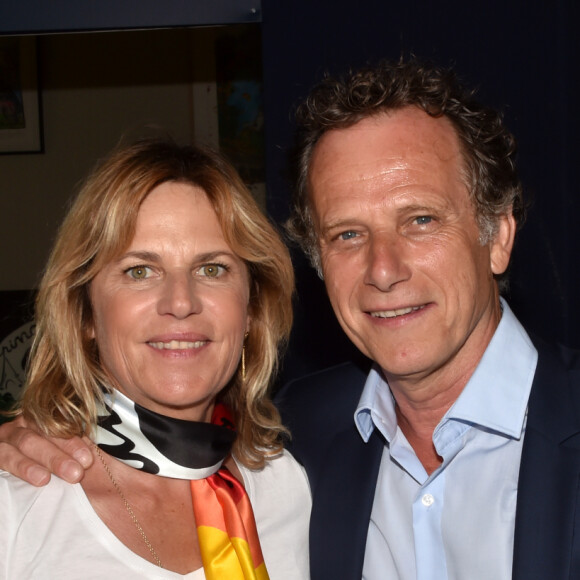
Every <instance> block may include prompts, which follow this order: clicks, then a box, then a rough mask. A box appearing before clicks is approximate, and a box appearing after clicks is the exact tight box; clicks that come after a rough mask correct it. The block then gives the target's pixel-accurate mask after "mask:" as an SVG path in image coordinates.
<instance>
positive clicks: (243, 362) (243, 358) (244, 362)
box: [242, 332, 248, 381]
mask: <svg viewBox="0 0 580 580" xmlns="http://www.w3.org/2000/svg"><path fill="white" fill-rule="evenodd" d="M246 338H248V333H247V332H246V334H244V344H243V345H242V381H245V380H246Z"/></svg>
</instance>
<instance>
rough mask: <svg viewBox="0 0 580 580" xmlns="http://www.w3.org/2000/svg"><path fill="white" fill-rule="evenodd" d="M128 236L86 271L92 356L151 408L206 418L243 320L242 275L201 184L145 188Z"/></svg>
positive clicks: (233, 364)
mask: <svg viewBox="0 0 580 580" xmlns="http://www.w3.org/2000/svg"><path fill="white" fill-rule="evenodd" d="M136 226H137V227H136V231H135V237H134V238H133V241H132V242H131V244H130V246H129V247H128V248H127V250H126V251H125V252H124V253H123V254H122V255H121V256H119V258H118V259H116V260H114V261H113V262H111V263H109V264H107V265H106V266H105V267H104V268H103V269H102V270H101V271H100V272H99V273H98V274H97V276H96V277H95V278H94V279H93V281H92V282H91V286H90V299H91V304H92V308H93V319H94V324H93V328H92V330H91V334H92V336H93V338H94V339H95V340H96V342H97V346H98V349H99V355H100V360H101V364H102V366H103V367H104V369H105V370H106V371H107V373H108V375H109V376H110V377H111V379H112V381H113V385H114V386H115V387H116V388H118V389H119V390H120V391H121V392H123V393H124V394H125V395H127V396H128V397H129V398H131V399H132V400H133V401H135V402H136V403H139V404H140V405H142V406H143V407H146V408H148V409H151V410H152V411H156V412H158V413H161V414H165V415H169V416H173V417H177V418H181V419H188V420H197V421H208V420H209V418H210V415H211V411H212V408H213V402H214V400H215V397H216V395H217V394H218V393H219V392H220V391H221V389H223V388H224V386H225V385H226V384H227V383H228V381H229V380H230V378H231V377H232V375H233V374H234V372H235V371H236V369H237V367H238V364H239V361H240V356H241V351H242V345H243V341H244V334H245V333H246V331H248V330H249V326H250V316H249V314H248V301H249V275H248V271H247V268H246V266H245V264H244V262H243V261H242V260H241V259H240V258H239V257H238V256H236V254H234V252H233V251H232V249H231V248H230V247H229V246H228V244H227V243H226V241H225V239H224V236H223V233H222V230H221V227H220V224H219V222H218V220H217V216H216V214H215V212H214V210H213V208H212V206H211V205H210V203H209V201H208V199H207V197H206V195H205V193H204V191H203V190H201V189H199V188H196V187H193V186H191V185H187V184H183V183H175V182H167V183H163V184H162V185H159V186H158V187H156V188H155V189H153V191H152V192H151V193H150V194H149V195H148V196H147V198H145V201H144V202H143V204H142V205H141V209H140V210H139V214H138V217H137V224H136Z"/></svg>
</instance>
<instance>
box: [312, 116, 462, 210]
mask: <svg viewBox="0 0 580 580" xmlns="http://www.w3.org/2000/svg"><path fill="white" fill-rule="evenodd" d="M464 177H465V172H464V159H463V156H462V153H461V147H460V143H459V139H458V137H457V135H456V132H455V129H454V128H453V126H452V125H451V123H450V121H448V120H447V119H444V118H433V117H430V116H429V115H427V114H426V113H425V112H424V111H422V110H420V109H418V108H416V107H408V108H406V109H402V110H399V111H396V112H393V113H390V114H388V115H387V114H382V115H379V116H375V117H370V118H367V119H363V120H362V121H359V122H358V123H357V124H356V125H353V126H352V127H349V128H346V129H334V130H332V131H329V132H328V133H327V134H325V135H324V136H323V137H322V138H321V140H320V141H319V143H318V144H317V146H316V149H315V151H314V154H313V157H312V164H311V170H310V175H309V186H310V187H309V189H310V193H311V196H312V201H313V202H314V205H317V203H318V202H319V201H320V198H321V197H325V198H328V197H329V196H330V197H332V198H335V197H336V196H338V195H347V196H351V195H352V196H353V201H354V198H359V197H365V196H366V194H375V193H376V192H377V191H381V190H382V191H384V192H385V194H386V193H389V194H392V193H393V192H395V191H404V190H405V188H406V187H409V188H413V187H416V188H418V190H425V191H429V190H432V191H433V192H436V191H438V190H442V191H444V190H445V189H446V188H449V187H453V188H455V187H457V185H458V184H459V183H461V184H462V185H464V184H465V179H464Z"/></svg>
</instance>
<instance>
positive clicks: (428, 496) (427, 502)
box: [421, 493, 435, 507]
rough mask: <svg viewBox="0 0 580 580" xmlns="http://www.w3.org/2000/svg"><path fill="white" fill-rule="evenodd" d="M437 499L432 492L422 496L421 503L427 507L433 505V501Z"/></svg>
mask: <svg viewBox="0 0 580 580" xmlns="http://www.w3.org/2000/svg"><path fill="white" fill-rule="evenodd" d="M434 501H435V498H434V497H433V496H432V495H431V494H430V493H426V494H425V495H424V496H423V497H422V498H421V503H422V504H423V505H424V506H425V507H429V506H432V505H433V503H434Z"/></svg>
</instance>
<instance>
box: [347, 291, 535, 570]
mask: <svg viewBox="0 0 580 580" xmlns="http://www.w3.org/2000/svg"><path fill="white" fill-rule="evenodd" d="M502 308H503V315H502V318H501V321H500V324H499V326H498V328H497V330H496V332H495V334H494V336H493V338H492V340H491V342H490V344H489V345H488V348H487V350H486V351H485V353H484V356H483V358H482V360H481V361H480V363H479V365H478V367H477V369H476V370H475V372H474V374H473V376H472V377H471V378H470V380H469V382H468V383H467V385H466V387H465V389H464V390H463V392H462V393H461V395H460V397H459V398H458V399H457V401H456V402H455V404H454V405H453V406H452V407H451V408H450V409H449V411H448V412H447V413H446V414H445V416H444V417H443V419H442V420H441V422H440V423H439V425H438V426H437V428H436V429H435V432H434V434H433V443H434V444H435V448H436V449H437V453H438V454H439V455H440V456H441V457H442V458H443V463H442V464H441V466H440V467H439V468H438V469H437V470H436V471H434V472H433V473H432V474H431V475H430V476H428V475H427V473H426V471H425V469H424V468H423V466H422V464H421V462H420V461H419V460H418V459H417V456H416V455H415V452H414V451H413V449H412V447H411V446H410V445H409V443H408V441H407V440H406V438H405V436H404V435H403V433H402V432H401V430H400V429H399V428H398V426H397V420H396V416H395V404H394V399H393V397H392V395H391V392H390V390H389V386H388V384H387V383H386V381H385V380H384V378H383V376H382V373H381V372H380V369H379V368H376V367H375V368H373V369H372V370H371V372H370V374H369V377H368V379H367V382H366V385H365V388H364V390H363V393H362V396H361V399H360V402H359V405H358V408H357V410H356V413H355V422H356V425H357V427H358V430H359V432H360V434H361V436H362V437H363V439H364V440H365V441H368V438H369V437H370V434H371V432H372V431H373V429H375V428H376V429H378V430H379V431H380V432H381V433H382V435H383V436H384V438H385V440H386V442H387V444H386V445H385V449H384V452H383V457H382V461H381V467H380V471H379V477H378V480H377V487H376V492H375V499H374V504H373V509H372V514H371V522H370V526H369V535H368V539H367V546H366V554H365V562H364V568H363V578H364V579H366V580H379V579H381V580H385V579H387V580H389V579H399V580H447V579H450V580H451V579H453V580H504V579H505V580H508V579H509V578H511V569H512V559H513V556H512V554H513V537H514V523H515V509H516V497H517V485H518V472H519V465H520V457H521V451H522V442H523V436H524V430H525V421H526V410H527V404H528V398H529V394H530V389H531V385H532V380H533V378H534V373H535V369H536V363H537V358H538V354H537V351H536V349H535V348H534V346H533V345H532V343H531V341H530V339H529V337H528V335H527V334H526V332H525V330H524V329H523V327H522V326H521V325H520V323H519V322H518V321H517V319H516V318H515V316H514V314H513V313H512V311H511V310H510V308H509V306H508V305H507V303H506V302H505V301H502ZM538 525H541V522H538Z"/></svg>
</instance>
